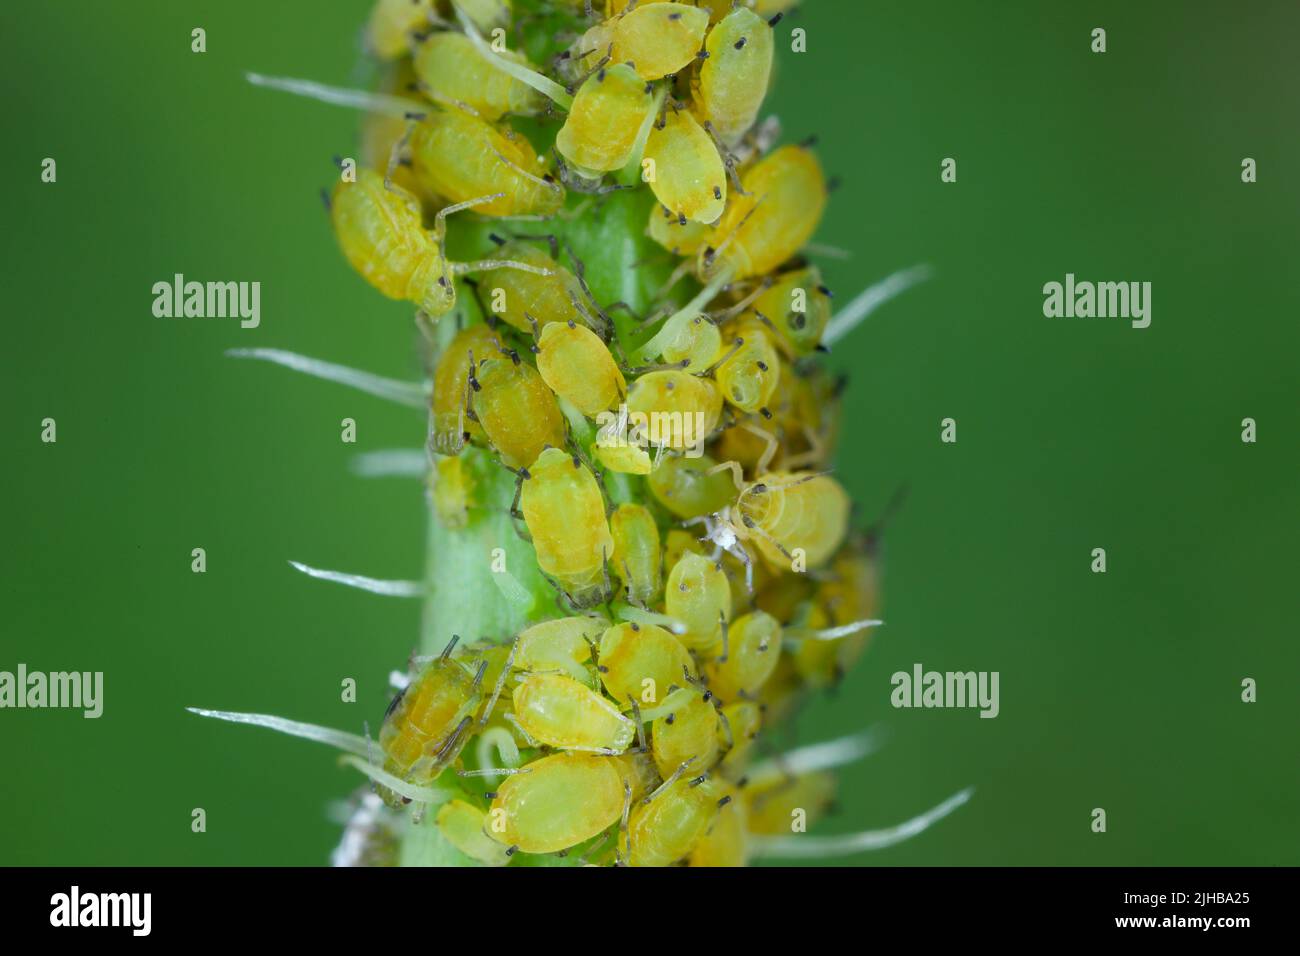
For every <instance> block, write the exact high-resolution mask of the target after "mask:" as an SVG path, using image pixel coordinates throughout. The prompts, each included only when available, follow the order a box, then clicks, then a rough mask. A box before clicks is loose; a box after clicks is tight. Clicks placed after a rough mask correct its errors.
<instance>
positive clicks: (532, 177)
mask: <svg viewBox="0 0 1300 956" xmlns="http://www.w3.org/2000/svg"><path fill="white" fill-rule="evenodd" d="M492 153H493V155H495V156H496V158H497V159H499V160H501V162H503V163H505V165H506V166H507V167H508V168H510V169H513V170H514V171H515V172H516V173H518V174H519V175H520V176H523V177H524V179H527V180H529V181H530V182H534V183H537V184H538V185H539V186H541V187H542V188H543V189H549V190H551V192H555V193H559V194H560V197H561V200H563V196H564V187H563V186H561V185H560V184H559V183H557V182H555V181H554V180H552V179H545V178H543V177H541V176H538V175H536V174H534V173H530V172H529V171H528V170H526V169H524V168H523V167H522V166H520V165H519V164H518V163H516V162H514V161H512V160H511V159H509V158H508V157H506V156H504V155H502V154H501V153H499V152H498V151H497V150H495V149H494V150H493V151H492Z"/></svg>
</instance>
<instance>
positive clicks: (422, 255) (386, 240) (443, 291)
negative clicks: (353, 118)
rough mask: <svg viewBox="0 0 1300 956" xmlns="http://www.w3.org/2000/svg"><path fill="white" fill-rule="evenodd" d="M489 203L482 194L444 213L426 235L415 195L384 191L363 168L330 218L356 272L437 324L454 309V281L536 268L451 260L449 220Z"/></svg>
mask: <svg viewBox="0 0 1300 956" xmlns="http://www.w3.org/2000/svg"><path fill="white" fill-rule="evenodd" d="M487 202H488V198H487V197H484V196H481V195H480V196H479V198H477V199H469V200H466V201H465V202H461V203H457V204H456V205H452V206H448V207H446V208H444V209H442V210H440V211H439V212H438V214H437V216H436V218H435V220H434V228H433V232H432V233H428V232H426V231H425V229H424V222H423V212H422V210H421V208H420V203H419V201H418V200H417V199H416V198H415V196H413V195H412V194H411V193H409V192H407V191H406V190H404V189H402V188H401V187H400V186H397V185H395V184H390V185H389V186H387V187H385V185H384V180H383V177H382V176H380V175H379V173H377V172H375V171H374V170H371V169H364V168H363V169H358V170H357V178H356V181H355V182H344V181H340V182H339V183H338V184H337V185H336V186H335V187H334V194H333V198H332V200H331V202H330V217H331V220H332V221H333V224H334V234H335V235H336V236H337V237H338V241H339V246H340V248H341V249H342V250H343V255H344V256H345V257H346V258H347V260H348V262H349V263H351V264H352V268H354V269H356V270H357V272H359V273H361V275H362V277H363V278H364V279H365V280H366V281H367V282H369V283H370V284H371V285H372V286H374V287H375V288H376V289H378V290H379V291H380V292H382V293H383V294H384V295H386V296H388V298H390V299H404V300H407V301H410V302H415V303H417V304H418V305H419V306H420V308H421V309H423V310H424V311H425V313H427V314H428V315H429V316H430V317H431V318H434V319H436V318H438V317H440V316H443V315H446V314H447V313H448V312H450V311H451V310H452V309H453V308H454V307H455V305H456V285H455V283H454V282H453V281H452V280H453V278H454V277H455V276H457V275H462V274H464V273H467V272H476V271H483V270H486V269H492V268H513V269H524V270H525V271H527V270H529V269H532V268H534V267H533V266H527V265H524V264H521V263H514V262H506V261H504V260H484V261H481V262H473V263H460V262H456V263H452V262H449V261H448V260H447V254H446V250H445V242H446V234H447V224H446V218H447V216H449V215H451V214H452V213H455V212H459V211H460V210H462V209H469V208H472V207H478V206H483V205H485V204H486V203H487Z"/></svg>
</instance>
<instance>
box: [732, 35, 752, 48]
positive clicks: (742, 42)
mask: <svg viewBox="0 0 1300 956" xmlns="http://www.w3.org/2000/svg"><path fill="white" fill-rule="evenodd" d="M748 42H749V41H748V40H747V39H746V38H745V37H741V38H740V39H739V40H737V41H736V43H735V47H736V49H737V50H743V49H744V48H745V44H746V43H748Z"/></svg>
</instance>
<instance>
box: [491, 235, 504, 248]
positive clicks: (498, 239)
mask: <svg viewBox="0 0 1300 956" xmlns="http://www.w3.org/2000/svg"><path fill="white" fill-rule="evenodd" d="M488 238H489V239H491V240H492V241H493V242H494V243H496V244H497V245H498V246H504V245H505V244H506V240H505V239H504V238H503V237H502V236H498V235H497V234H496V233H495V232H489V233H488Z"/></svg>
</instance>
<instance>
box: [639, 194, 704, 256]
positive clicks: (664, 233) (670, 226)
mask: <svg viewBox="0 0 1300 956" xmlns="http://www.w3.org/2000/svg"><path fill="white" fill-rule="evenodd" d="M646 235H647V236H649V237H650V238H651V239H653V240H654V241H655V242H657V243H659V245H661V246H663V247H664V248H665V249H667V250H668V251H669V252H671V253H672V254H673V255H675V256H693V255H695V254H696V253H697V252H699V251H700V250H701V249H702V248H704V246H705V245H706V244H707V243H708V241H709V239H710V238H711V237H712V235H713V230H712V229H710V228H709V226H708V225H707V224H705V223H702V222H693V221H691V220H689V219H688V220H687V221H686V224H685V225H682V223H681V221H680V220H679V219H678V218H677V216H676V215H674V214H673V212H672V211H671V210H669V209H665V208H664V207H662V206H656V207H655V208H654V209H652V210H650V222H649V224H648V225H647V226H646Z"/></svg>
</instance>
